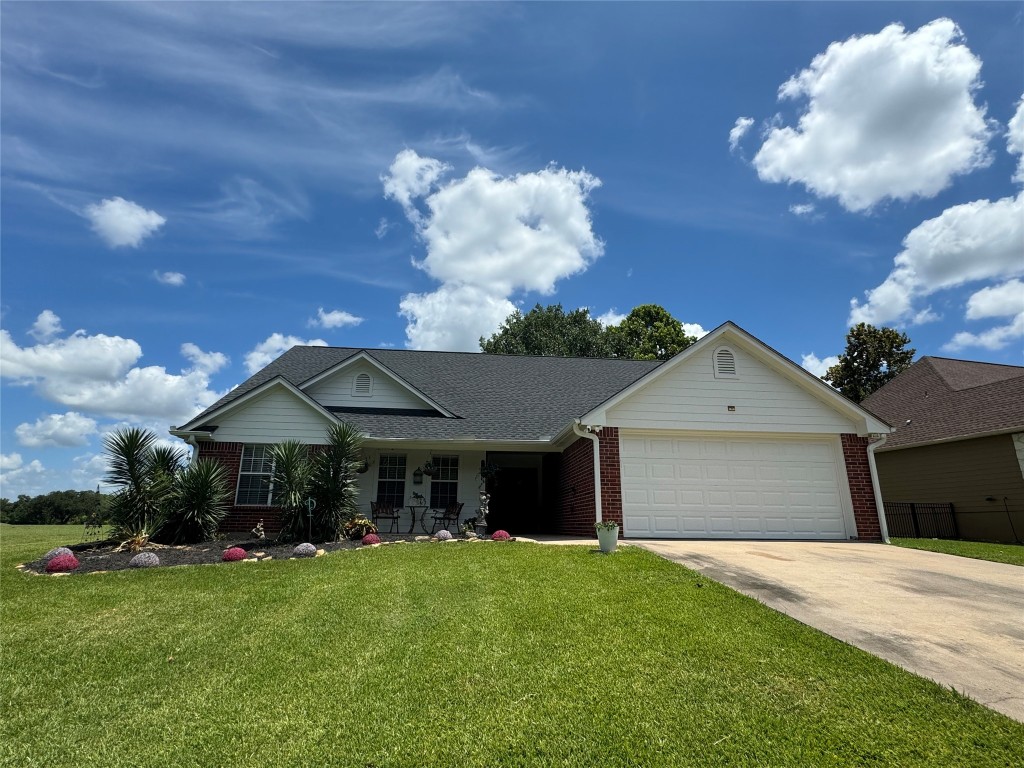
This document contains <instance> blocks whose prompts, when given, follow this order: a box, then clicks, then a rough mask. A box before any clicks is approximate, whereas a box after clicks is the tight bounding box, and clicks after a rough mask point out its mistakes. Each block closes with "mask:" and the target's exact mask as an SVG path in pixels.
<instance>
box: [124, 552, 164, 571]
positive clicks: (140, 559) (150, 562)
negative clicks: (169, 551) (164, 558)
mask: <svg viewBox="0 0 1024 768" xmlns="http://www.w3.org/2000/svg"><path fill="white" fill-rule="evenodd" d="M158 565H160V558H159V557H157V556H156V553H154V552H139V554H137V555H136V556H135V557H133V558H132V559H131V560H129V561H128V567H129V568H155V567H156V566H158Z"/></svg>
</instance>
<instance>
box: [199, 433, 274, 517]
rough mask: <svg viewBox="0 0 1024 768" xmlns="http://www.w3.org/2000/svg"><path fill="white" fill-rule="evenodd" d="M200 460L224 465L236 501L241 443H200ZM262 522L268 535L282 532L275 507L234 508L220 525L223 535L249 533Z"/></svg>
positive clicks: (240, 462) (240, 461) (232, 495)
mask: <svg viewBox="0 0 1024 768" xmlns="http://www.w3.org/2000/svg"><path fill="white" fill-rule="evenodd" d="M198 445H199V458H201V459H214V460H215V461H219V462H220V463H221V464H223V465H224V468H225V469H226V470H227V472H228V485H229V487H230V488H231V498H232V500H234V497H235V491H236V490H237V489H238V470H239V468H240V467H241V464H242V444H241V443H210V442H202V443H199V444H198ZM260 520H262V521H263V530H265V531H266V532H267V535H268V536H269V535H271V534H274V535H276V534H277V532H278V531H280V530H281V520H280V517H279V516H278V512H277V510H276V509H274V508H273V507H253V506H242V507H239V506H232V507H231V511H230V512H228V516H227V517H225V518H224V520H223V521H222V522H221V524H220V530H221V532H223V533H248V532H249V531H251V530H252V529H253V528H255V527H256V524H257V523H258V522H259V521H260Z"/></svg>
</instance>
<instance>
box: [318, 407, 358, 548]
mask: <svg viewBox="0 0 1024 768" xmlns="http://www.w3.org/2000/svg"><path fill="white" fill-rule="evenodd" d="M362 449H363V438H362V435H361V434H360V432H359V430H358V429H356V428H355V427H353V426H352V425H351V424H347V423H345V422H341V423H339V424H333V425H331V427H330V428H329V429H328V430H327V445H326V446H325V447H324V448H323V449H321V450H318V451H317V452H316V453H315V454H313V457H312V462H311V463H312V471H311V473H310V483H309V485H310V493H311V495H312V497H313V499H314V500H315V501H316V509H315V511H314V512H315V514H314V521H313V522H314V526H315V528H316V532H317V533H318V534H320V535H321V536H323V537H324V538H325V539H332V540H333V539H339V538H341V536H342V535H343V533H344V527H345V523H346V522H347V521H348V520H350V519H351V518H352V517H354V516H355V515H356V514H357V512H358V510H359V507H358V504H357V499H358V496H359V489H358V487H357V485H358V478H357V476H356V475H357V473H358V469H359V466H360V465H361V464H362V460H363V459H362Z"/></svg>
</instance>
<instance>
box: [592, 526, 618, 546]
mask: <svg viewBox="0 0 1024 768" xmlns="http://www.w3.org/2000/svg"><path fill="white" fill-rule="evenodd" d="M594 527H595V528H596V529H597V543H598V545H599V546H600V547H601V551H602V552H604V553H605V554H611V553H612V552H614V551H615V547H616V546H618V543H619V524H618V523H617V522H615V521H614V520H602V521H601V522H600V523H597V524H596V525H595V526H594Z"/></svg>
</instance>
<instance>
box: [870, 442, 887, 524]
mask: <svg viewBox="0 0 1024 768" xmlns="http://www.w3.org/2000/svg"><path fill="white" fill-rule="evenodd" d="M888 439H889V436H888V435H882V436H881V438H879V439H878V440H875V441H874V442H873V443H868V472H869V473H870V474H871V488H872V490H873V491H874V492H875V508H876V509H877V510H878V530H879V531H880V532H881V534H882V541H883V542H884V543H886V544H888V543H889V527H888V526H887V525H886V524H885V503H884V502H883V501H882V489H881V486H879V484H878V467H877V466H876V465H875V451H876V450H877V449H878V448H881V447H882V446H883V445H885V441H886V440H888Z"/></svg>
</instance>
